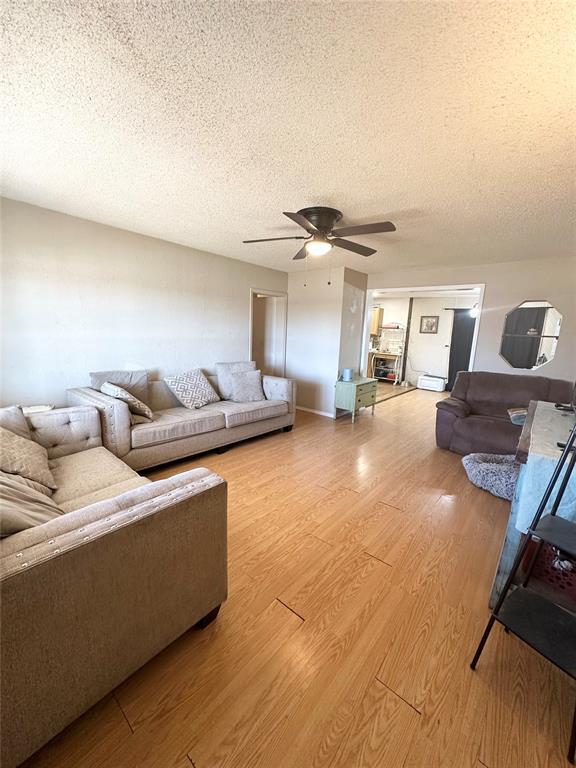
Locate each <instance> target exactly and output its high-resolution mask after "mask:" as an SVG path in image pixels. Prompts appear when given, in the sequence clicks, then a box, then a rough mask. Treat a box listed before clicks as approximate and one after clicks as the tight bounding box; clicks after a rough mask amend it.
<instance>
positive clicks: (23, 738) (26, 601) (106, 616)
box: [0, 473, 227, 765]
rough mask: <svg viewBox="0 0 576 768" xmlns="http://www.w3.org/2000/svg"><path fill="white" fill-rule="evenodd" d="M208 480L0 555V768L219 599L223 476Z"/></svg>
mask: <svg viewBox="0 0 576 768" xmlns="http://www.w3.org/2000/svg"><path fill="white" fill-rule="evenodd" d="M210 477H211V479H210V481H209V482H208V478H204V479H202V480H199V481H197V482H192V483H185V484H184V485H183V486H181V487H180V488H178V489H173V490H171V491H170V490H169V491H165V492H163V493H161V494H160V495H159V496H157V497H156V498H155V499H151V500H148V501H144V502H142V503H140V504H136V505H135V506H132V507H129V508H127V509H125V510H119V511H118V512H116V513H113V514H112V515H110V516H109V517H105V518H101V519H100V520H99V521H98V522H96V521H95V522H94V525H87V526H86V527H85V529H84V530H81V529H78V530H77V531H75V532H73V533H71V534H70V535H71V536H72V537H73V538H67V536H66V534H64V535H63V536H61V537H56V538H55V540H52V539H50V540H47V541H46V542H45V543H43V544H38V545H37V546H35V547H30V548H29V549H28V550H25V551H24V552H22V553H21V555H20V557H18V556H17V554H18V553H14V555H13V556H9V557H8V558H5V559H3V564H4V565H5V566H9V567H6V568H5V570H4V578H3V581H2V603H1V611H2V622H1V642H2V651H3V653H2V657H1V659H0V663H1V673H2V683H3V684H2V690H1V692H0V694H1V697H2V699H1V705H2V706H1V707H0V715H1V718H2V723H1V725H2V764H4V760H6V763H7V764H8V763H9V764H10V765H15V764H19V763H20V762H22V760H24V759H25V758H26V757H27V756H28V755H29V754H31V753H32V752H34V751H36V750H37V749H38V748H39V747H41V746H42V745H43V744H44V743H45V742H46V741H48V739H50V738H52V737H53V736H54V735H55V734H56V733H58V732H59V731H61V730H62V729H63V728H64V727H66V725H68V724H69V723H70V722H72V721H73V720H74V719H75V718H76V717H78V716H79V715H80V714H82V713H83V712H85V711H86V710H87V709H88V708H89V707H91V706H92V705H93V704H95V703H96V702H97V701H98V700H100V699H101V698H102V697H103V696H104V695H106V694H107V693H109V692H110V691H111V690H113V689H114V688H115V687H116V686H118V685H119V684H120V683H121V682H122V681H123V680H125V679H126V678H127V677H128V676H129V675H131V674H132V673H133V672H134V671H136V670H137V669H139V668H140V667H141V666H142V665H143V664H145V663H146V662H147V661H148V660H149V659H150V658H152V657H153V656H155V655H156V654H157V653H159V652H160V651H161V650H162V649H163V648H165V647H166V646H167V645H169V644H170V643H171V642H173V641H174V640H175V639H176V638H177V637H179V636H180V635H181V634H182V633H183V632H185V631H186V630H188V629H189V628H190V627H191V626H192V625H194V624H195V623H196V622H198V621H199V620H200V619H201V618H203V617H204V616H206V615H207V614H208V613H210V612H211V611H212V610H213V609H214V608H216V607H217V606H218V605H219V604H220V603H222V602H223V601H224V600H225V599H226V593H227V575H226V571H227V566H226V560H227V556H226V483H225V482H224V481H223V480H222V478H219V477H218V476H217V475H214V474H213V473H210ZM154 485H157V484H154ZM158 485H159V484H158ZM78 511H82V510H78ZM70 514H71V515H73V514H75V513H70ZM46 525H48V524H46ZM56 550H60V551H56ZM48 551H49V556H48V557H45V553H47V552H48ZM4 560H10V561H11V562H10V563H7V562H4ZM22 638H26V639H27V641H26V642H22ZM38 702H43V706H42V707H39V706H38ZM30 712H33V713H34V717H31V716H30Z"/></svg>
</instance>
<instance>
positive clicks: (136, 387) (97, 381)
mask: <svg viewBox="0 0 576 768" xmlns="http://www.w3.org/2000/svg"><path fill="white" fill-rule="evenodd" d="M105 381H109V382H110V383H111V384H117V385H118V386H119V387H122V388H123V389H126V390H128V392H130V394H131V395H134V397H137V398H138V400H141V401H142V402H143V403H146V405H148V371H95V372H94V373H91V374H90V386H91V387H92V389H97V390H98V392H101V391H102V389H101V387H102V384H104V382H105Z"/></svg>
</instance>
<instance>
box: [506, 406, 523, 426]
mask: <svg viewBox="0 0 576 768" xmlns="http://www.w3.org/2000/svg"><path fill="white" fill-rule="evenodd" d="M508 416H509V417H510V421H511V422H512V424H516V426H517V427H521V426H522V425H523V424H524V422H525V421H526V416H528V408H508Z"/></svg>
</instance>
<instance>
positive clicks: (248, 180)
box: [2, 0, 576, 272]
mask: <svg viewBox="0 0 576 768" xmlns="http://www.w3.org/2000/svg"><path fill="white" fill-rule="evenodd" d="M2 13H3V17H4V26H5V42H4V53H3V56H4V66H3V79H4V81H5V95H4V99H5V111H4V119H3V133H4V142H3V143H4V161H3V166H4V167H3V193H4V194H5V195H6V196H8V197H12V198H15V199H18V200H24V201H26V202H30V203H35V204H37V205H41V206H45V207H47V208H52V209H55V210H57V211H63V212H65V213H69V214H73V215H75V216H81V217H84V218H88V219H93V220H95V221H99V222H103V223H106V224H111V225H114V226H117V227H122V228H125V229H129V230H134V231H137V232H142V233H145V234H149V235H153V236H156V237H160V238H165V239H167V240H172V241H176V242H179V243H184V244H186V245H190V246H193V247H196V248H200V249H204V250H207V251H211V252H214V253H220V254H224V255H226V256H230V257H233V258H238V259H243V260H245V261H251V262H253V263H256V264H262V265H266V266H271V267H275V268H277V269H282V270H289V269H302V268H303V265H302V262H300V263H293V262H292V261H291V257H292V255H293V254H294V253H295V252H296V250H298V243H297V242H294V243H290V242H288V243H282V242H280V243H269V244H260V245H242V243H241V240H242V239H245V238H249V237H275V236H282V235H290V234H299V233H300V232H299V230H298V228H297V227H296V225H293V224H291V222H289V221H288V220H287V219H285V218H284V217H283V216H282V214H281V211H282V210H296V209H298V208H302V207H304V206H306V205H315V204H325V205H330V206H333V207H336V208H339V209H340V210H342V211H343V212H344V222H343V223H365V222H368V221H374V220H379V219H381V218H382V217H385V218H391V219H392V220H393V221H394V222H395V223H396V225H397V227H398V231H397V232H396V233H394V234H388V235H372V236H370V237H363V238H358V240H359V242H362V243H365V244H367V245H371V246H373V247H375V248H378V253H377V254H376V255H375V256H372V257H370V258H367V259H365V258H363V257H360V256H356V255H354V254H349V253H347V252H344V251H338V250H337V249H334V251H333V253H334V256H333V264H334V265H341V264H346V265H347V266H350V267H353V268H356V269H362V270H363V271H365V272H380V271H385V270H386V269H387V268H388V267H390V266H392V265H394V266H401V265H405V266H409V267H417V266H420V265H432V264H463V263H467V264H475V263H482V262H495V261H507V260H511V259H525V258H526V259H528V258H545V257H547V256H550V257H551V256H564V255H569V254H571V253H574V251H575V245H576V242H575V229H574V213H575V186H574V178H575V163H576V160H575V140H574V136H575V116H574V96H575V93H574V91H575V84H576V59H575V54H574V48H573V43H574V32H575V25H576V21H575V13H576V4H574V3H573V2H571V1H570V2H564V1H563V0H552V2H530V0H522V2H514V1H512V0H501V1H500V2H484V1H482V0H480V1H478V0H474V1H473V2H466V1H465V0H453V1H452V2H449V1H448V2H417V1H415V2H407V1H404V0H402V2H386V1H385V0H382V1H381V2H306V1H304V0H288V1H285V2H253V1H252V0H242V1H241V2H233V1H230V0H223V1H221V0H208V1H206V2H196V1H195V2H186V1H185V0H180V1H177V0H165V1H161V0H155V1H154V0H152V1H150V2H144V1H142V2H139V1H138V0H132V1H129V0H118V1H117V2H110V1H109V0H17V1H14V0H4V2H3V3H2ZM325 264H327V259H326V258H323V259H319V260H315V261H314V264H312V263H311V264H310V267H313V266H323V265H325Z"/></svg>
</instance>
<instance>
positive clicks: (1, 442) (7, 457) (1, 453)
mask: <svg viewBox="0 0 576 768" xmlns="http://www.w3.org/2000/svg"><path fill="white" fill-rule="evenodd" d="M0 469H1V470H2V472H8V473H9V474H10V475H21V476H22V477H25V478H27V479H28V480H34V482H36V483H40V484H41V485H44V486H46V488H50V489H52V490H53V491H55V490H56V488H57V487H58V486H57V485H56V483H55V482H54V477H53V475H52V472H50V467H49V466H48V451H47V450H46V448H44V447H43V446H42V445H39V444H38V443H36V442H35V441H34V440H28V439H26V438H25V437H20V435H15V434H14V432H10V430H9V429H4V427H0Z"/></svg>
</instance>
